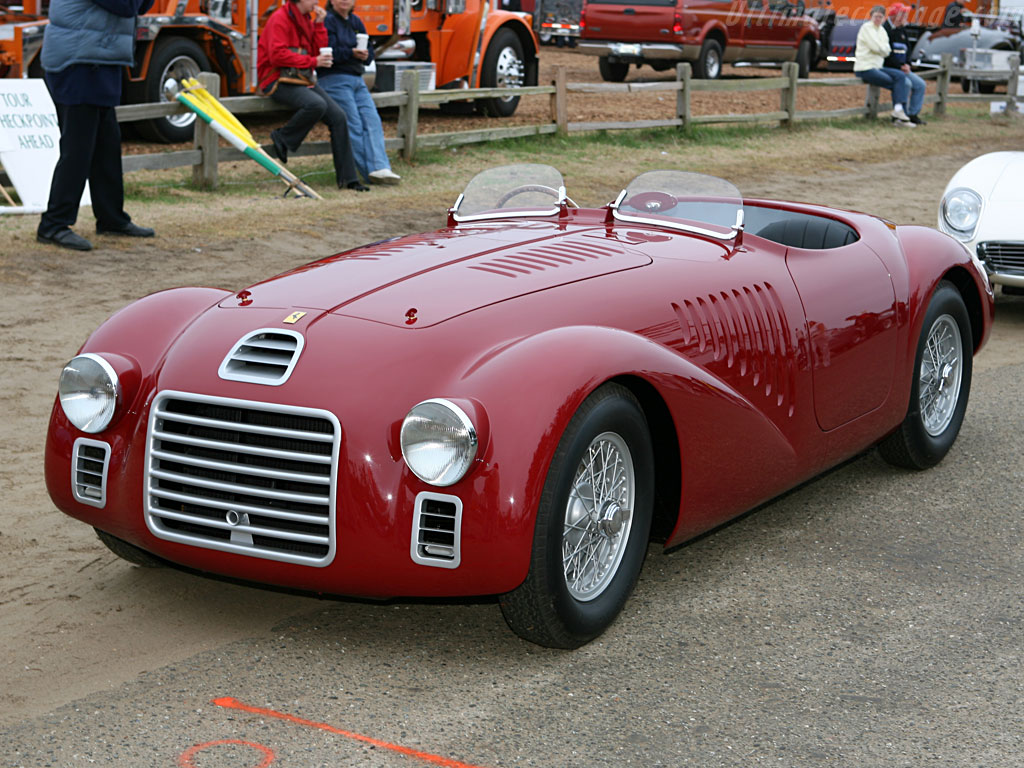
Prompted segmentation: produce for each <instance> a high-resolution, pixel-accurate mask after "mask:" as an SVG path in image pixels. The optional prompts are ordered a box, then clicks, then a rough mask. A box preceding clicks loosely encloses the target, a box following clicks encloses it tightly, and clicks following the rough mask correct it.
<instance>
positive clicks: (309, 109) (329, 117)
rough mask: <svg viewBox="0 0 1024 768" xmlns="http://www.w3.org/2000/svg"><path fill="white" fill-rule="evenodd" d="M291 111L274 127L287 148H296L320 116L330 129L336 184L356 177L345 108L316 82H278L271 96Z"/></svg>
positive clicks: (341, 183)
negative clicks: (278, 126) (279, 124)
mask: <svg viewBox="0 0 1024 768" xmlns="http://www.w3.org/2000/svg"><path fill="white" fill-rule="evenodd" d="M270 98H272V99H273V100H274V101H276V102H278V103H279V104H284V105H285V106H286V107H289V108H290V109H294V110H295V113H294V114H293V115H292V117H291V119H290V120H289V121H288V122H287V123H285V125H284V127H282V128H278V130H277V135H278V136H280V137H281V140H282V141H284V144H285V146H286V147H288V150H289V151H290V152H294V151H295V150H296V149H298V148H299V145H300V144H301V143H302V142H303V140H304V139H305V138H306V136H307V135H308V134H309V132H310V130H312V128H313V126H314V125H316V124H317V123H318V122H319V121H321V120H323V121H324V123H325V124H326V125H327V128H328V129H329V130H330V132H331V154H332V155H334V176H335V178H336V179H337V181H338V186H339V187H344V186H346V185H347V184H348V183H349V182H352V181H358V180H359V175H358V174H357V172H356V161H355V159H354V158H353V157H352V145H351V144H350V143H349V140H348V120H347V119H346V117H345V112H344V110H342V108H341V107H339V106H338V105H337V104H336V103H335V102H334V99H332V98H331V97H330V96H328V95H327V93H326V92H325V91H324V89H323V88H321V87H320V86H319V85H314V86H313V87H312V88H308V87H306V86H305V85H292V84H291V83H278V85H277V90H275V91H274V93H273V95H271V97H270Z"/></svg>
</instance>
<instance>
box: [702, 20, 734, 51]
mask: <svg viewBox="0 0 1024 768" xmlns="http://www.w3.org/2000/svg"><path fill="white" fill-rule="evenodd" d="M705 40H716V41H717V42H718V44H719V45H720V46H722V53H725V48H726V46H727V45H728V44H729V33H728V31H727V30H726V28H725V27H724V26H723V25H722V22H720V21H710V22H708V24H707V26H705V27H704V30H703V32H702V33H701V36H700V45H704V41H705Z"/></svg>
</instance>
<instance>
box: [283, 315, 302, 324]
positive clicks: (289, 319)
mask: <svg viewBox="0 0 1024 768" xmlns="http://www.w3.org/2000/svg"><path fill="white" fill-rule="evenodd" d="M305 316H306V313H305V312H292V313H291V314H290V315H288V317H286V318H285V319H284V322H286V323H288V324H289V325H293V324H295V323H297V322H299V320H301V319H302V318H304V317H305Z"/></svg>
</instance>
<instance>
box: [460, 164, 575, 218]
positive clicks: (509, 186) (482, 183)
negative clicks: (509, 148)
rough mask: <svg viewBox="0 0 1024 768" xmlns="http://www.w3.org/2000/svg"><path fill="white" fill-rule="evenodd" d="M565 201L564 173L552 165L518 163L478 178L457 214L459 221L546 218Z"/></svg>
mask: <svg viewBox="0 0 1024 768" xmlns="http://www.w3.org/2000/svg"><path fill="white" fill-rule="evenodd" d="M564 199H565V182H564V181H562V174H561V173H559V172H558V171H557V170H555V169H554V168H552V167H551V166H550V165H541V164H539V163H518V164H516V165H503V166H501V167H499V168H488V169H487V170H486V171H481V172H480V173H478V174H477V175H476V176H474V177H473V178H472V179H471V180H470V182H469V184H467V185H466V188H465V189H464V190H463V192H462V194H461V195H459V199H458V200H456V201H455V206H454V209H453V213H454V216H455V220H456V221H467V220H473V219H490V218H495V219H500V218H509V217H515V216H537V215H541V216H545V215H551V214H554V213H557V212H558V210H559V206H560V205H561V204H562V202H563V200H564Z"/></svg>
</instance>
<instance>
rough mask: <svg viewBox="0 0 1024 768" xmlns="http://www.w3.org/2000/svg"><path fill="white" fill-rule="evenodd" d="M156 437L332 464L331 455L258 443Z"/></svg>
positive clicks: (166, 435) (260, 454)
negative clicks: (301, 451)
mask: <svg viewBox="0 0 1024 768" xmlns="http://www.w3.org/2000/svg"><path fill="white" fill-rule="evenodd" d="M154 437H157V438H159V439H161V440H167V441H168V442H175V443H186V444H187V445H198V446H202V447H203V448H215V449H218V450H222V451H227V452H238V453H251V454H253V455H254V456H271V457H273V458H275V459H293V460H294V461H305V462H316V463H318V464H330V463H331V457H330V456H318V455H315V454H308V453H295V452H293V451H280V450H276V449H274V448H260V447H259V446H256V445H245V444H244V443H225V442H221V441H219V440H207V439H205V438H201V437H188V436H185V435H177V434H173V433H167V432H156V433H155V434H154Z"/></svg>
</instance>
